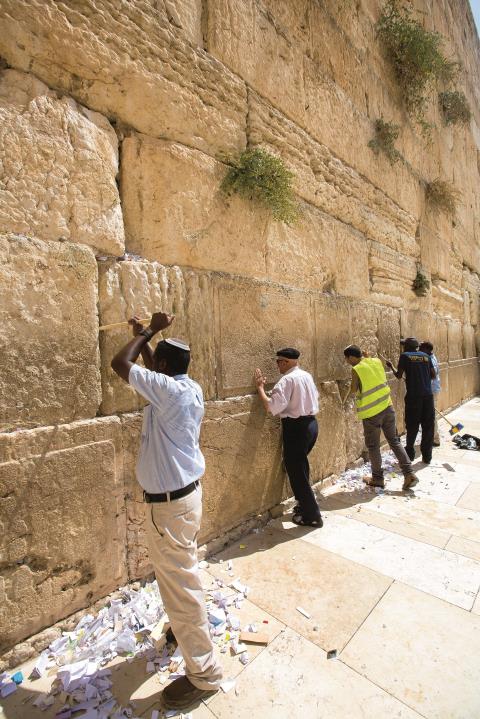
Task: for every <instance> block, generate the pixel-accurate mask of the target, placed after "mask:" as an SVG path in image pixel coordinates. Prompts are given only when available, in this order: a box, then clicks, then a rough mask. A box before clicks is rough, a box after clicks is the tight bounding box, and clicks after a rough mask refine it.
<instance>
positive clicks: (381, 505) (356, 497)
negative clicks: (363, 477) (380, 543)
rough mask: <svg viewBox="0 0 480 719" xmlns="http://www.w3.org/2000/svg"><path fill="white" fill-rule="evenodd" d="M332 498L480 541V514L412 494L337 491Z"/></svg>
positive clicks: (349, 504) (347, 504)
mask: <svg viewBox="0 0 480 719" xmlns="http://www.w3.org/2000/svg"><path fill="white" fill-rule="evenodd" d="M332 496H335V497H336V498H337V499H338V501H340V502H342V503H343V504H344V506H347V507H352V506H361V507H362V508H363V507H364V506H365V505H367V506H368V509H369V510H370V511H374V512H382V513H384V514H388V515H389V516H393V517H398V518H400V519H405V520H407V521H412V522H414V523H415V524H421V525H424V526H427V527H434V528H436V529H441V530H442V531H445V532H449V533H450V534H453V535H455V536H458V537H464V538H465V539H473V540H474V541H476V542H478V541H480V512H475V511H473V510H469V509H464V508H463V507H457V506H453V505H449V504H446V503H443V502H436V501H434V500H431V499H429V498H427V497H420V496H418V497H417V496H416V495H415V494H414V493H413V492H412V493H410V495H409V496H406V495H405V494H404V493H403V494H402V495H400V496H399V495H395V494H391V493H389V492H388V491H386V492H385V493H384V494H381V495H375V494H373V493H372V494H369V495H366V494H365V493H364V492H357V491H354V492H349V493H348V494H347V493H343V492H341V491H335V492H334V493H332V494H329V495H328V498H330V497H332ZM321 506H323V505H321Z"/></svg>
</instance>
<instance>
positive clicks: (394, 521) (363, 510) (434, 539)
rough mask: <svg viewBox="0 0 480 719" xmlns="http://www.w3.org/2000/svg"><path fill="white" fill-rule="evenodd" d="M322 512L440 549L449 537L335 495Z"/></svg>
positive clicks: (439, 531)
mask: <svg viewBox="0 0 480 719" xmlns="http://www.w3.org/2000/svg"><path fill="white" fill-rule="evenodd" d="M325 510H326V512H325ZM322 512H323V514H324V515H325V514H328V513H333V514H339V515H341V516H343V517H348V518H349V519H355V520H356V521H357V522H364V523H365V524H371V525H373V526H374V527H379V528H380V529H386V530H387V531H389V532H394V533H395V534H401V535H402V536H403V537H409V538H410V539H416V540H417V541H419V542H423V543H424V544H431V545H432V546H434V547H441V548H442V549H443V548H444V547H445V545H446V544H447V542H448V540H449V539H450V534H449V533H448V532H444V531H442V530H441V529H436V528H435V527H425V526H422V525H421V524H415V523H414V522H406V521H405V520H404V519H398V518H397V517H392V516H390V515H388V514H382V513H381V512H375V511H374V510H371V509H368V505H362V506H360V505H359V506H358V507H348V508H346V507H344V506H343V504H342V503H341V502H339V501H338V499H336V497H335V495H332V496H331V497H328V499H327V500H326V501H324V502H323V503H322ZM277 521H280V520H277ZM459 554H462V552H459ZM474 559H476V557H474Z"/></svg>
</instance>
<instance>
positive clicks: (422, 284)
mask: <svg viewBox="0 0 480 719" xmlns="http://www.w3.org/2000/svg"><path fill="white" fill-rule="evenodd" d="M429 289H430V281H429V280H428V278H427V276H426V275H425V273H424V272H422V270H421V269H420V268H419V269H418V270H417V274H416V275H415V279H414V280H413V283H412V290H413V291H414V292H415V294H416V295H417V297H425V296H426V295H427V294H428V290H429Z"/></svg>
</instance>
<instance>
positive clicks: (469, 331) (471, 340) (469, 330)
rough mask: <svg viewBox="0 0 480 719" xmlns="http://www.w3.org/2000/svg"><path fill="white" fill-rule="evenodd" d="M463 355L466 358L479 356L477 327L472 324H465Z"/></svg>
mask: <svg viewBox="0 0 480 719" xmlns="http://www.w3.org/2000/svg"><path fill="white" fill-rule="evenodd" d="M463 356H464V357H466V358H471V357H476V356H477V349H476V347H475V328H474V327H471V326H470V325H463Z"/></svg>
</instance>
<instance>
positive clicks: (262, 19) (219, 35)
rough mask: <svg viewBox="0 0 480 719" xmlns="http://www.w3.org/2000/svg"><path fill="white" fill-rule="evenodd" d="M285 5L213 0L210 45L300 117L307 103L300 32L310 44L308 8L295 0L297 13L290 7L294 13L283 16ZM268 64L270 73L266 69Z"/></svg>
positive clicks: (215, 53)
mask: <svg viewBox="0 0 480 719" xmlns="http://www.w3.org/2000/svg"><path fill="white" fill-rule="evenodd" d="M288 4H289V3H288ZM268 5H271V6H272V9H273V12H272V11H271V10H270V8H269V7H268ZM286 5H287V3H279V2H274V3H268V2H267V3H264V2H262V1H259V0H253V2H252V1H251V0H210V1H209V4H208V32H207V45H208V50H209V52H210V53H211V54H212V55H213V56H214V57H217V58H218V59H219V60H221V62H223V63H224V64H225V65H227V67H229V68H230V69H231V70H233V72H235V73H236V74H237V75H239V76H240V77H241V78H243V79H244V80H245V81H246V82H247V83H248V84H249V86H251V87H254V88H255V90H257V92H259V93H260V95H262V96H263V97H266V98H267V99H268V100H269V101H270V102H271V103H272V105H273V106H274V107H277V108H279V109H281V110H282V111H283V112H285V114H287V115H290V116H292V115H293V116H294V117H297V115H298V114H299V112H300V113H301V112H302V111H303V108H304V106H305V96H304V89H303V88H304V84H303V49H304V48H303V47H302V44H301V39H300V38H299V36H302V35H303V36H304V44H305V43H306V41H307V38H308V31H307V30H306V28H305V24H306V14H307V12H308V10H307V3H306V2H305V0H302V2H300V3H298V2H297V3H296V8H295V9H296V12H291V8H290V13H289V16H288V17H286V18H281V19H280V18H279V17H278V15H279V12H278V10H279V9H280V7H281V6H286ZM282 20H283V22H282ZM285 20H286V22H285ZM301 25H303V27H302V28H301V27H300V26H301ZM299 40H300V42H299ZM267 67H268V68H269V71H268V72H265V68H267Z"/></svg>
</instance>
